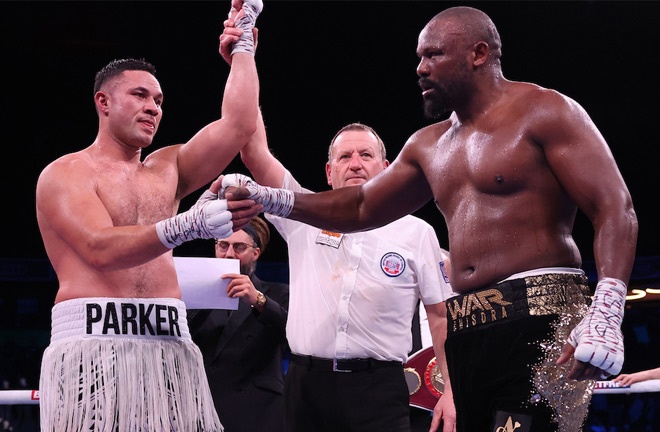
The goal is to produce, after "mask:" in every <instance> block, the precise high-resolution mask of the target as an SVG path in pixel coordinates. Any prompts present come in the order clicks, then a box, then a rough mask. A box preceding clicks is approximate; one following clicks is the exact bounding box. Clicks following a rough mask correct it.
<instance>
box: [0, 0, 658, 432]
mask: <svg viewBox="0 0 660 432" xmlns="http://www.w3.org/2000/svg"><path fill="white" fill-rule="evenodd" d="M229 3H230V2H229V1H228V0H224V1H213V2H211V1H202V2H198V1H186V2H174V1H167V2H156V1H142V2H121V1H76V2H73V1H56V2H32V1H21V2H7V1H0V65H1V70H2V74H1V75H0V83H2V86H1V88H0V101H1V104H0V106H1V108H2V111H1V115H0V133H1V136H2V145H3V154H4V158H3V160H2V165H3V169H2V170H1V174H0V175H1V176H2V178H1V179H2V185H3V186H4V187H3V195H4V196H3V200H2V202H3V205H2V211H1V212H0V214H1V216H0V217H1V219H0V224H1V225H0V226H1V227H2V233H3V234H4V235H3V240H4V245H5V246H4V247H3V251H2V252H0V380H2V385H3V388H7V387H6V385H5V382H6V383H7V385H8V386H9V387H10V388H36V386H37V384H38V383H37V381H36V380H37V379H38V367H39V359H40V355H41V350H42V349H43V347H44V346H45V345H46V344H47V342H48V328H49V325H50V308H51V307H52V299H53V298H54V294H55V290H56V287H57V284H56V279H55V277H54V274H53V273H52V269H51V268H50V266H49V263H48V261H47V257H46V254H45V251H44V249H43V246H42V244H41V239H40V236H39V231H38V228H37V223H36V217H35V208H34V190H35V185H36V180H37V176H38V175H39V173H40V171H41V170H42V169H43V168H44V167H45V166H46V165H47V164H48V163H49V162H50V161H52V160H54V159H55V158H57V157H59V156H60V155H62V154H65V153H68V152H72V151H77V150H80V149H83V148H84V147H87V146H88V145H89V144H91V142H92V141H93V140H94V138H95V135H96V130H97V117H96V113H95V111H94V106H93V100H92V96H93V95H92V86H93V80H94V74H95V73H96V71H98V70H99V69H100V68H102V67H103V66H104V65H105V64H107V63H108V62H109V61H110V60H112V59H115V58H122V57H144V58H145V59H147V60H148V61H150V62H152V63H153V64H154V65H155V66H156V67H157V69H158V79H159V81H160V83H161V86H162V88H163V91H164V94H165V101H164V105H163V108H164V118H163V121H162V123H161V127H160V130H159V132H158V134H157V135H156V138H155V140H154V143H153V144H152V146H151V147H150V148H149V149H147V150H145V152H144V154H145V156H146V154H148V153H149V152H151V151H153V150H154V149H156V148H160V147H162V146H165V145H169V144H174V143H179V142H185V141H186V140H187V139H188V138H190V137H191V136H192V135H193V134H194V133H195V132H196V131H197V130H199V129H200V128H201V127H203V126H204V125H205V124H207V123H209V122H211V121H213V120H214V119H217V118H218V117H219V115H220V102H221V97H222V91H223V88H224V84H225V81H226V77H227V74H228V71H229V67H228V66H227V65H226V64H225V63H224V62H223V61H222V59H221V58H220V56H219V55H218V53H217V48H218V36H219V34H220V33H221V32H222V22H223V20H224V19H225V17H226V14H227V12H228V9H229ZM456 5H468V6H475V7H478V8H480V9H482V10H483V11H485V12H486V13H488V14H489V15H490V16H491V18H492V19H493V21H494V22H495V24H496V26H497V27H498V29H499V31H500V34H501V37H502V42H503V58H502V64H503V70H504V75H505V77H506V78H508V79H510V80H520V81H531V82H534V83H537V84H539V85H541V86H544V87H549V88H554V89H556V90H558V91H560V92H562V93H564V94H566V95H568V96H570V97H572V98H573V99H575V100H577V101H578V102H579V103H580V104H581V105H583V106H584V107H585V109H586V110H587V112H589V113H590V115H591V116H592V118H593V120H594V122H595V123H596V125H597V126H598V128H599V129H600V131H601V132H602V134H603V135H604V137H605V139H606V140H607V141H608V143H609V144H610V147H611V149H612V152H613V154H614V156H615V158H616V160H617V161H618V164H619V167H620V169H621V172H622V174H623V177H624V178H625V180H626V182H627V184H628V186H629V188H630V191H631V193H632V197H633V200H634V203H635V207H636V210H637V216H638V219H639V225H640V230H639V243H638V250H637V252H638V253H637V255H638V257H641V258H645V257H651V258H653V257H660V244H658V242H657V241H656V240H657V239H658V230H659V229H660V228H659V226H658V225H659V224H657V223H656V209H657V207H658V206H657V204H656V202H657V198H656V197H657V184H658V182H657V175H658V169H657V164H658V144H659V140H658V137H657V133H656V127H655V126H656V124H657V123H658V121H660V108H659V107H658V98H659V96H660V91H659V90H658V78H657V77H658V75H659V68H658V66H659V63H660V61H659V60H658V54H657V47H658V46H659V43H660V35H659V32H658V22H657V21H658V17H659V16H660V3H658V2H636V1H620V2H615V1H555V2H541V1H534V2H521V1H518V2H516V1H508V2H498V1H489V2H443V1H282V0H265V8H264V11H263V13H262V15H261V16H260V17H259V19H258V22H257V24H258V27H259V30H260V40H259V47H258V50H257V66H258V69H259V72H260V82H261V104H262V110H263V113H264V118H265V121H266V125H267V128H268V133H269V140H270V145H271V147H272V148H273V150H274V152H275V155H276V156H277V157H278V158H280V160H281V161H282V162H283V163H284V165H285V166H287V167H288V168H289V169H290V170H291V172H292V173H293V174H294V176H296V177H297V179H298V180H299V181H300V182H301V183H302V184H303V185H304V186H306V187H308V188H310V189H313V190H324V189H326V188H327V184H326V181H325V173H324V164H325V162H326V154H327V147H328V144H329V141H330V139H331V138H332V136H333V135H334V133H335V132H336V130H337V129H339V128H340V127H341V126H343V125H345V124H347V123H350V122H354V121H360V122H363V123H366V124H368V125H370V126H372V127H374V128H375V129H376V130H377V131H378V132H379V134H380V135H381V137H382V138H383V139H384V141H385V143H386V145H387V147H388V154H389V159H390V160H392V159H394V157H395V156H396V155H397V154H398V152H399V150H400V149H401V147H402V145H403V143H404V142H405V140H406V139H407V138H408V137H409V136H410V135H411V134H412V133H413V132H414V131H416V130H417V129H419V128H420V127H422V126H424V125H426V124H428V123H429V122H428V121H427V120H426V119H424V117H423V115H422V104H421V95H420V90H419V88H418V86H417V83H416V80H417V76H416V74H415V67H416V66H417V62H418V59H417V56H416V54H415V48H416V43H417V36H418V34H419V31H420V30H421V29H422V27H423V26H424V25H425V24H426V23H427V22H428V21H429V19H431V18H432V17H433V15H435V14H436V13H438V12H440V11H441V10H443V9H445V8H447V7H450V6H456ZM231 171H241V172H245V171H244V169H243V166H242V165H241V163H240V162H235V163H233V164H232V165H231V166H230V167H229V168H228V170H227V172H231ZM593 175H594V176H598V175H600V173H597V172H595V173H593ZM200 193H201V191H200ZM198 195H199V193H198V194H194V195H193V196H191V197H189V198H188V199H186V200H185V201H184V202H183V203H182V206H181V209H182V210H185V209H187V208H188V207H189V206H190V205H192V204H193V203H194V201H195V200H196V199H197V197H198ZM417 215H418V216H420V217H422V218H423V219H425V220H427V221H428V222H430V223H431V224H432V225H434V226H435V227H436V230H437V233H438V237H439V239H440V242H441V244H442V245H443V246H444V247H446V246H447V235H446V231H445V228H444V221H443V220H442V217H441V216H440V214H439V213H438V212H437V210H436V209H435V208H434V207H433V206H432V205H430V204H429V205H427V206H426V207H424V208H423V209H422V210H420V211H419V212H418V213H417ZM574 234H575V238H576V241H577V242H578V246H579V247H580V249H581V251H582V253H583V257H584V258H585V259H586V260H587V261H589V260H592V259H593V252H592V241H593V234H592V228H591V225H590V224H589V222H588V221H587V220H586V219H585V218H584V217H583V216H582V215H579V217H578V220H577V222H576V227H575V233H574ZM212 249H213V248H212V243H211V242H210V241H203V240H197V241H194V242H190V243H187V244H184V245H182V246H180V247H179V248H177V249H176V250H175V254H177V255H183V256H211V254H212ZM285 261H286V244H285V243H284V242H283V241H282V240H281V239H280V237H279V236H278V234H277V233H276V232H273V236H272V241H271V245H270V247H269V249H268V250H267V251H266V253H265V254H264V256H263V257H262V262H261V264H260V266H261V268H268V266H269V265H270V264H272V267H271V270H272V271H281V270H282V269H284V270H286V266H285V265H283V264H282V263H284V262H285ZM657 262H658V261H656V260H651V261H648V263H650V264H648V266H649V267H651V268H650V271H651V272H655V271H657V269H656V267H658V266H657V265H656V264H655V263H657ZM659 312H660V307H658V305H657V304H646V305H642V306H640V307H635V308H633V309H632V310H629V311H628V312H627V313H626V319H625V320H624V327H623V328H624V334H625V335H626V336H625V337H626V350H627V352H626V354H627V356H626V364H625V365H624V372H633V371H636V370H640V369H646V368H651V367H657V366H658V365H659V363H660V361H659V360H658V358H660V356H659V355H658V338H659V337H660V319H659V316H660V313H659ZM19 376H20V377H25V378H27V379H26V380H25V381H24V382H22V383H21V382H19V381H17V377H19ZM608 400H609V405H608V404H607V403H606V404H605V405H604V406H603V405H602V403H601V404H600V409H599V408H598V404H596V403H594V413H596V414H598V412H601V413H602V414H600V415H602V416H606V415H608V414H607V413H610V414H609V415H610V416H611V413H613V412H618V411H617V410H613V409H612V406H614V407H615V408H616V406H621V404H622V403H623V402H621V400H620V398H619V402H621V403H619V405H617V403H618V402H616V401H615V400H614V399H612V398H609V399H608ZM639 400H640V399H639V398H635V399H633V398H626V399H625V401H626V402H625V403H628V404H632V403H638V402H639ZM648 401H650V402H648V403H649V404H651V405H652V404H655V406H656V408H655V409H656V411H657V410H660V402H659V401H658V398H657V397H651V398H648ZM24 408H25V409H26V410H32V414H30V415H27V417H26V418H28V419H33V418H34V417H35V416H34V410H35V408H36V407H35V406H32V407H24ZM625 410H626V411H627V412H628V413H629V414H628V416H630V415H633V413H635V412H639V410H637V411H635V410H633V409H628V408H626V409H625ZM0 416H2V413H1V412H0ZM616 417H617V421H618V422H621V421H626V422H628V424H629V425H631V424H633V420H628V419H625V418H624V416H623V415H622V414H616ZM641 418H643V423H644V424H645V425H646V427H649V426H648V425H649V424H651V422H652V421H654V422H657V421H658V420H657V419H655V420H649V417H648V415H647V414H645V416H643V417H641ZM599 421H600V420H599V419H594V420H593V423H594V424H596V423H597V422H599ZM609 421H610V422H612V421H613V420H609ZM611 424H612V423H611ZM653 424H654V425H657V423H653ZM35 427H36V426H35ZM640 427H641V426H640ZM653 427H655V429H652V430H660V429H658V426H652V428H653ZM23 430H30V428H29V427H26V428H24V429H23ZM590 430H591V429H590ZM593 430H594V431H595V430H598V429H593ZM610 430H617V429H610ZM621 430H622V429H621ZM626 430H637V429H634V428H633V429H626ZM639 430H646V429H639Z"/></svg>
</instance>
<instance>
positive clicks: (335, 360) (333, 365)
mask: <svg viewBox="0 0 660 432" xmlns="http://www.w3.org/2000/svg"><path fill="white" fill-rule="evenodd" d="M332 371H333V372H352V370H350V369H339V368H338V367H337V359H336V358H333V359H332Z"/></svg>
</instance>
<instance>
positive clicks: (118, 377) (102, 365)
mask: <svg viewBox="0 0 660 432" xmlns="http://www.w3.org/2000/svg"><path fill="white" fill-rule="evenodd" d="M52 320H53V322H52V332H51V341H50V345H49V346H48V347H47V348H46V350H45V352H44V355H43V359H42V364H41V376H40V382H39V393H40V394H39V399H40V417H41V430H42V431H48V432H60V431H69V432H70V431H90V430H93V431H97V432H98V431H107V432H111V431H112V432H114V431H117V432H122V431H127V432H128V431H130V432H133V431H172V432H173V431H177V432H190V431H205V432H210V431H211V432H221V431H222V430H223V427H222V425H221V424H220V420H219V419H218V415H217V413H216V411H215V408H214V405H213V400H212V398H211V392H210V390H209V385H208V381H207V378H206V374H205V372H204V363H203V360H202V355H201V353H200V351H199V348H198V347H197V345H195V344H194V343H193V341H192V339H191V337H190V333H189V331H188V322H187V318H186V308H185V304H184V303H183V302H182V301H180V300H177V299H171V298H149V299H143V298H139V299H138V298H132V299H127V298H81V299H74V300H67V301H64V302H60V303H58V304H56V305H55V306H54V307H53V310H52Z"/></svg>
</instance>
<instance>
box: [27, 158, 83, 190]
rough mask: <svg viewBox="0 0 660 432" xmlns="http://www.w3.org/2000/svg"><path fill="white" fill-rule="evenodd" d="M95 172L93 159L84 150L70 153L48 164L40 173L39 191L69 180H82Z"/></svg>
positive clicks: (63, 183)
mask: <svg viewBox="0 0 660 432" xmlns="http://www.w3.org/2000/svg"><path fill="white" fill-rule="evenodd" d="M94 172H95V167H94V163H93V161H92V159H91V158H90V157H89V155H88V154H87V153H85V152H84V151H79V152H76V153H69V154H66V155H64V156H61V157H59V158H58V159H56V160H54V161H53V162H51V163H50V164H48V165H47V166H46V167H45V168H44V169H43V170H42V171H41V174H40V175H39V179H38V181H37V191H39V189H42V188H53V187H57V186H58V185H65V184H66V183H69V182H74V181H75V182H81V181H84V180H85V179H89V178H90V174H92V173H94Z"/></svg>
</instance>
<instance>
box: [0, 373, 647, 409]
mask: <svg viewBox="0 0 660 432" xmlns="http://www.w3.org/2000/svg"><path fill="white" fill-rule="evenodd" d="M653 392H660V379H654V380H648V381H642V382H638V383H634V384H632V385H629V386H620V385H618V384H617V383H615V382H614V381H597V382H596V386H595V387H594V394H612V393H653ZM38 403H39V390H0V405H37V404H38Z"/></svg>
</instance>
